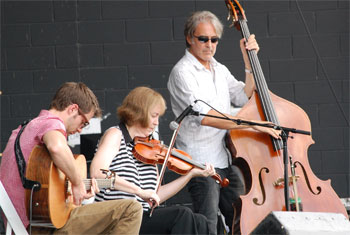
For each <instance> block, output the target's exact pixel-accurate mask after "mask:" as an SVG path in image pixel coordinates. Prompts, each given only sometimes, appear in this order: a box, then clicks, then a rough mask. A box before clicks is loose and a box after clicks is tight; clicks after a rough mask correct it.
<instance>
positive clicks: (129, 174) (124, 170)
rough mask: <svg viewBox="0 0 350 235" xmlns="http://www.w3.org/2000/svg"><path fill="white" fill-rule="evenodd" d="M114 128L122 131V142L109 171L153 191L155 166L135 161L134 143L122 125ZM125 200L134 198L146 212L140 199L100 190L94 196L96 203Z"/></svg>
mask: <svg viewBox="0 0 350 235" xmlns="http://www.w3.org/2000/svg"><path fill="white" fill-rule="evenodd" d="M116 128H119V129H120V130H121V131H122V140H121V143H120V149H119V153H118V154H117V155H116V156H115V157H114V158H113V160H112V162H111V164H110V166H109V170H110V171H114V172H116V174H117V175H118V176H120V177H122V178H123V179H125V180H127V181H129V182H131V183H133V184H135V185H137V186H138V187H140V188H141V189H143V190H155V188H156V184H157V170H156V166H154V165H150V164H145V163H143V162H140V161H139V160H137V159H136V158H135V157H134V155H133V154H132V149H133V147H134V142H133V141H132V139H131V137H130V135H129V132H128V131H127V129H126V127H125V125H124V124H123V123H121V124H119V126H117V127H116ZM125 198H129V199H130V198H136V199H137V200H138V201H139V202H140V203H141V204H142V206H143V210H145V211H147V210H148V209H149V208H150V206H149V204H148V203H147V202H145V201H144V200H143V199H141V198H140V197H138V196H136V195H134V194H130V193H126V192H123V191H118V190H106V189H102V190H101V191H100V192H99V193H97V194H96V197H95V200H96V201H104V200H115V199H125Z"/></svg>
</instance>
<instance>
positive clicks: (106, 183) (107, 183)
mask: <svg viewBox="0 0 350 235" xmlns="http://www.w3.org/2000/svg"><path fill="white" fill-rule="evenodd" d="M96 182H97V186H98V187H99V188H100V189H101V188H113V179H96ZM84 184H85V188H86V190H89V189H90V188H91V185H92V180H91V179H84Z"/></svg>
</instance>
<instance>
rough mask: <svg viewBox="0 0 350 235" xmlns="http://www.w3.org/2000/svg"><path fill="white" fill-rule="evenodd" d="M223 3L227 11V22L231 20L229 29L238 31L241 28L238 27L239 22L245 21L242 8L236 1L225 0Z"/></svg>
mask: <svg viewBox="0 0 350 235" xmlns="http://www.w3.org/2000/svg"><path fill="white" fill-rule="evenodd" d="M225 3H226V7H227V10H228V16H227V20H230V19H231V20H232V23H231V24H230V26H229V27H232V26H235V27H236V29H237V30H239V31H240V30H241V26H240V25H239V20H240V19H246V17H245V14H244V10H243V8H242V7H241V5H240V4H239V2H238V0H225Z"/></svg>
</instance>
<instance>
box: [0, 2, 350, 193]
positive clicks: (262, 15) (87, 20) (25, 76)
mask: <svg viewBox="0 0 350 235" xmlns="http://www.w3.org/2000/svg"><path fill="white" fill-rule="evenodd" d="M298 3H299V6H300V9H301V13H302V16H303V18H302V17H301V14H300V13H299V11H298V9H299V8H298V5H297V4H296V0H278V1H277V0H275V1H263V0H259V1H251V0H245V1H243V0H242V1H241V4H242V6H243V8H244V10H245V13H246V16H247V18H248V26H249V29H250V32H251V33H254V34H255V35H256V38H257V40H258V42H259V45H260V48H261V50H260V52H259V58H260V62H261V64H262V67H263V71H264V74H265V77H266V80H267V84H268V86H269V89H270V90H271V91H272V92H273V93H274V94H276V95H278V96H280V97H282V98H285V99H287V100H289V101H291V102H293V103H295V104H297V105H299V106H300V107H301V108H302V109H304V110H305V111H306V113H307V114H308V116H309V118H310V120H311V125H312V138H313V139H314V141H315V144H313V145H312V146H311V147H310V148H309V152H308V158H309V162H310V165H311V167H312V169H313V171H314V173H315V174H316V175H317V176H318V177H319V178H321V179H324V180H326V179H331V180H332V186H333V187H334V189H335V190H336V192H337V193H338V194H339V196H340V197H349V196H350V189H349V187H350V186H349V185H350V182H349V168H350V163H349V1H347V0H332V1H322V0H319V1H317V0H298ZM195 10H210V11H212V12H213V13H215V14H216V15H218V16H219V18H220V19H221V20H222V22H223V23H224V25H225V29H224V35H223V38H222V40H221V41H220V43H219V46H218V50H217V54H216V56H215V57H216V59H218V60H219V61H220V62H222V63H223V64H225V65H226V66H227V67H228V68H229V69H230V70H231V72H232V73H233V74H234V75H235V77H236V78H237V79H239V80H242V79H244V68H243V62H242V58H241V54H240V51H239V42H238V41H239V39H240V37H241V34H240V32H238V31H237V30H236V29H235V28H229V27H228V26H229V23H228V22H227V21H226V16H227V10H226V6H225V4H224V1H223V0H222V1H221V0H215V1H204V0H197V1H170V0H169V1H168V0H167V1H146V0H143V1H117V0H115V1H113V0H109V1H101V0H97V1H95V0H94V1H80V0H70V1H59V0H54V1H53V0H50V1H49V0H45V1H22V2H21V1H6V0H5V1H1V91H2V95H1V96H0V98H1V145H0V150H1V152H2V151H3V149H4V148H5V145H6V142H7V139H8V137H9V136H10V134H11V130H13V129H15V128H16V127H17V126H18V124H19V123H20V122H21V121H23V120H26V119H28V118H32V117H35V116H36V115H37V114H38V113H39V111H40V110H41V109H42V108H47V107H48V105H49V101H50V100H51V98H52V97H53V94H54V92H55V90H56V89H57V88H58V87H59V86H60V85H61V84H62V83H63V82H66V81H81V82H84V83H86V84H87V85H88V86H89V87H90V88H91V89H92V90H93V91H94V92H95V93H96V95H97V96H98V99H99V101H100V104H101V107H102V108H103V110H104V113H108V112H110V113H111V114H112V115H110V116H109V117H108V118H107V119H106V120H104V121H103V122H102V129H103V131H104V130H106V128H107V127H110V126H112V125H115V124H116V123H117V118H116V117H115V110H116V107H117V106H118V105H120V104H121V101H122V100H123V98H124V97H125V95H126V94H127V93H128V92H129V91H130V90H131V89H133V88H134V87H137V86H141V85H146V86H149V87H152V88H154V89H156V90H158V91H159V92H161V94H163V95H164V97H165V98H166V100H167V106H168V110H167V112H166V114H165V115H164V116H163V117H162V118H161V120H160V135H161V137H162V138H163V139H164V141H165V143H168V142H169V141H170V137H171V134H172V132H171V130H170V129H169V127H168V126H169V122H170V121H172V120H173V119H174V118H175V117H174V114H173V113H172V111H171V109H170V100H169V93H168V90H167V88H166V83H167V80H168V76H169V73H170V70H171V68H172V66H174V64H175V63H176V62H177V61H178V60H179V59H180V58H181V57H182V55H183V54H184V52H185V41H184V36H183V25H184V21H185V19H186V17H187V16H188V15H189V14H190V13H191V12H193V11H195ZM304 21H305V22H306V25H307V28H308V29H307V30H306V29H305V25H304V23H303V22H304ZM308 32H310V35H311V37H312V41H313V43H311V40H310V37H309V35H308ZM313 45H315V47H316V50H315V49H314V46H313ZM318 56H320V58H321V60H320V59H318ZM169 175H172V174H169Z"/></svg>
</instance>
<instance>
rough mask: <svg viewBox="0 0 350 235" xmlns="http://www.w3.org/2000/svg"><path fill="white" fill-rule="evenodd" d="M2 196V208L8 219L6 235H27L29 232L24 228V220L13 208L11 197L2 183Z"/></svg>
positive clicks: (0, 193) (0, 203)
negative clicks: (13, 234)
mask: <svg viewBox="0 0 350 235" xmlns="http://www.w3.org/2000/svg"><path fill="white" fill-rule="evenodd" d="M0 195H1V196H0V206H1V209H2V211H3V212H4V214H5V216H6V219H7V225H6V235H11V234H12V231H13V232H14V233H15V234H20V235H22V234H23V235H27V234H28V232H27V230H26V228H25V227H24V225H23V223H22V220H21V219H20V218H19V215H18V214H17V211H16V209H15V207H14V206H13V204H12V202H11V200H10V198H9V196H8V195H7V192H6V190H5V188H4V186H3V184H2V182H1V181H0Z"/></svg>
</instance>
